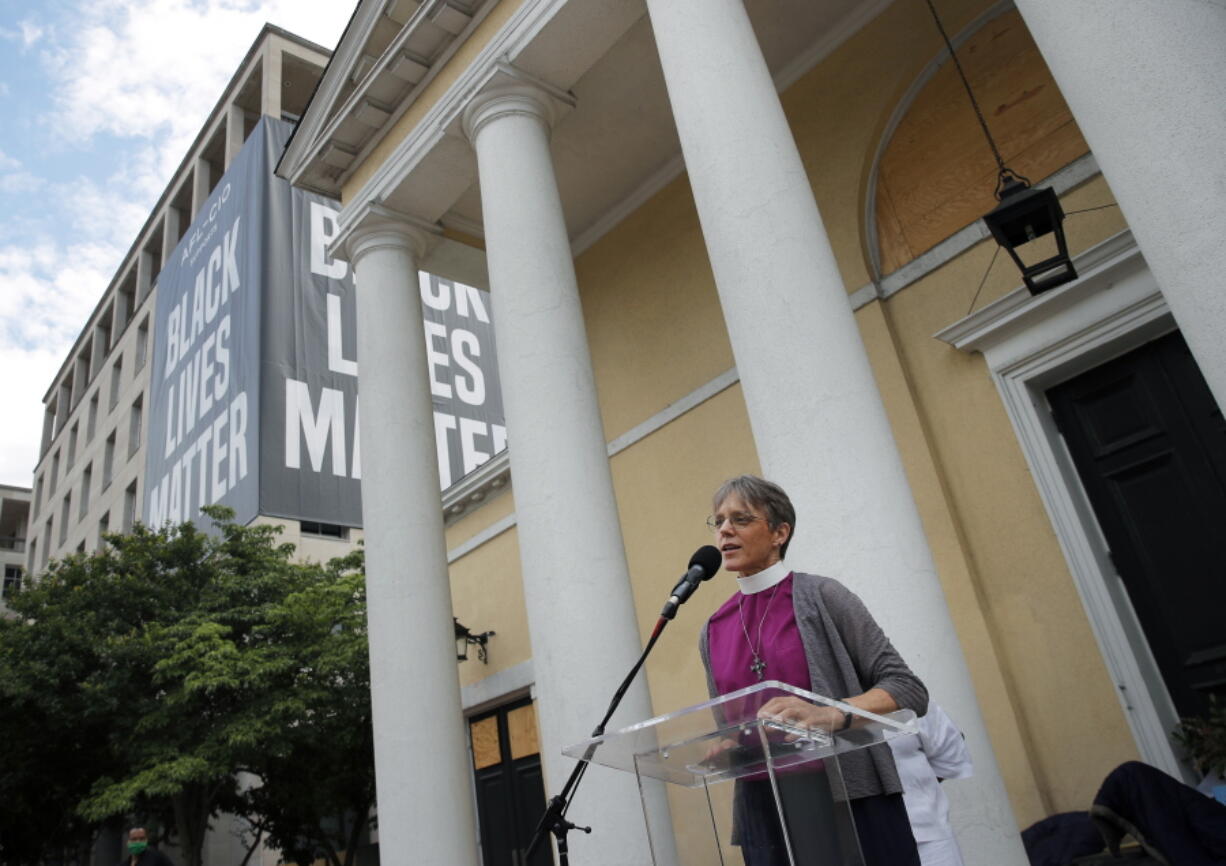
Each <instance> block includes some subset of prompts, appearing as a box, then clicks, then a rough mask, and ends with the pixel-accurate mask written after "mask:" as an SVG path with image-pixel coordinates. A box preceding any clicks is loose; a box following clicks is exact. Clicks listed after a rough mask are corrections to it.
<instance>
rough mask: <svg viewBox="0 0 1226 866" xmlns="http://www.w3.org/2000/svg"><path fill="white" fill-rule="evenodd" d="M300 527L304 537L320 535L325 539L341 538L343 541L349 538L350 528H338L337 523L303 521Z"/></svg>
mask: <svg viewBox="0 0 1226 866" xmlns="http://www.w3.org/2000/svg"><path fill="white" fill-rule="evenodd" d="M298 526H299V531H300V532H301V533H302V534H303V535H320V536H323V537H324V538H339V539H340V540H341V541H344V540H346V539H348V538H349V527H348V526H338V525H337V524H335V523H313V522H312V521H309V520H303V521H301V522H300V523H299V524H298Z"/></svg>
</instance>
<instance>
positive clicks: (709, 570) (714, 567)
mask: <svg viewBox="0 0 1226 866" xmlns="http://www.w3.org/2000/svg"><path fill="white" fill-rule="evenodd" d="M723 564H724V555H723V554H722V553H720V552H719V548H717V547H715V546H714V545H712V544H704V545H703V546H702V547H700V548H698V549H697V550H695V551H694V555H693V556H691V557H690V565H689V567H690V568H693V567H694V566H696V565H697V566H699V567H700V568H702V572H703V574H702V579H703V580H710V579H711V578H712V577H714V576H715V573H716V572H717V571H719V567H720V566H721V565H723Z"/></svg>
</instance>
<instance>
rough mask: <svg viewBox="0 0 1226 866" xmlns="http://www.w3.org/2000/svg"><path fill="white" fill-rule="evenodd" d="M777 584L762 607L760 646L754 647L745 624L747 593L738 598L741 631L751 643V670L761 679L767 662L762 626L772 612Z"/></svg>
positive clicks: (759, 633)
mask: <svg viewBox="0 0 1226 866" xmlns="http://www.w3.org/2000/svg"><path fill="white" fill-rule="evenodd" d="M780 583H782V581H780V582H779V583H776V584H775V588H774V589H773V590H771V597H770V598H768V599H767V600H766V607H765V608H763V609H762V619H760V620H758V647H757V649H754V643H753V640H751V639H750V637H749V629H748V628H747V627H746V625H745V605H744V601H745V594H744V593H741V595H740V596H738V597H737V600H736V609H737V613H739V614H740V615H741V631H743V632H744V633H745V643H747V644H749V652H750V653H751V654H752V655H753V661H752V662H750V663H749V671H750V673H752V674H753V675H754V676H755V677H757V678H758V680H759V681H760V680H761V679H762V674H763V672H764V671H765V670H766V662H765V660H763V658H762V626H763V625H765V624H766V615H767V614H768V613H770V609H771V602H773V601H774V600H775V593H777V592H779V585H780Z"/></svg>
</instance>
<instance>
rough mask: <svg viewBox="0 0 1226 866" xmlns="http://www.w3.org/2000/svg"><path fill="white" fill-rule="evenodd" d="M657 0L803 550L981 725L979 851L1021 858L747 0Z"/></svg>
mask: <svg viewBox="0 0 1226 866" xmlns="http://www.w3.org/2000/svg"><path fill="white" fill-rule="evenodd" d="M647 7H648V12H649V14H650V17H651V23H652V28H653V30H654V32H655V37H656V44H657V46H658V50H659V54H660V60H661V64H662V66H663V70H664V79H665V83H666V85H667V88H668V95H669V99H670V101H671V103H672V107H673V115H674V118H675V120H676V123H677V132H678V135H679V137H680V139H681V147H682V152H683V155H684V157H685V165H686V170H687V172H688V174H689V180H690V185H691V187H692V189H693V193H694V200H695V203H696V205H697V209H698V216H699V220H700V223H701V225H702V232H703V238H704V240H705V242H706V247H707V252H708V255H709V257H710V261H711V268H712V271H713V272H714V276H715V282H716V286H717V289H718V291H719V298H720V304H721V306H722V307H723V311H724V319H725V321H726V322H727V326H728V334H729V337H730V339H731V343H732V350H733V354H734V356H735V358H736V364H737V370H738V372H739V373H740V378H741V386H742V390H743V393H744V398H745V403H746V407H747V409H748V411H749V418H750V423H751V427H752V430H753V435H754V442H755V444H756V446H757V451H758V456H759V459H760V461H761V464H762V470H763V472H764V473H765V474H766V476H767V477H769V478H771V479H773V480H775V481H777V482H779V483H780V484H782V485H783V486H784V488H785V489H787V490H788V492H789V493H790V494H791V496H792V498H793V500H794V503H795V505H796V512H797V527H796V538H795V543H794V544H793V545H792V547H791V549H790V551H789V556H788V559H789V562H791V563H792V564H793V565H794V566H795V567H796V568H797V569H802V570H814V571H817V572H819V573H823V574H828V575H831V576H833V577H837V578H839V579H840V580H842V581H843V582H844V583H846V584H847V585H848V586H849V587H850V588H851V589H853V590H854V591H855V592H856V593H858V594H859V595H860V596H861V597H862V598H863V599H864V600H865V602H866V604H867V605H868V607H869V609H870V610H871V611H872V612H873V614H874V615H875V616H876V617H877V619H878V620H879V621H880V622H881V624H882V626H883V627H884V628H885V630H886V632H887V634H889V636H890V637H891V639H892V640H893V641H894V643H895V644H896V645H897V646H898V648H899V650H900V651H901V652H902V654H903V656H904V657H905V658H906V659H907V660H908V662H909V663H910V664H911V665H912V667H913V668H914V669H915V670H916V672H917V673H919V674H920V676H922V677H923V678H924V680H925V682H926V683H927V685H928V686H929V689H930V691H931V693H932V696H933V698H934V699H935V700H937V701H938V702H939V703H941V704H942V705H943V706H945V707H946V708H947V709H948V710H949V712H950V714H951V715H952V716H953V717H954V718H955V719H956V720H957V722H958V724H959V725H960V726H961V727H962V728H963V729H964V730H965V731H966V734H967V741H968V743H970V744H971V749H972V753H973V755H974V760H975V777H974V779H973V780H971V781H968V782H959V785H960V786H962V792H961V793H964V794H966V795H967V796H963V797H960V798H959V803H960V804H961V807H962V812H961V814H960V815H959V818H960V820H959V824H960V826H961V827H962V828H964V831H963V832H961V833H960V834H959V838H960V842H961V844H962V846H963V851H964V853H965V855H966V861H967V862H968V863H993V864H1018V866H1021V864H1025V862H1026V857H1025V853H1024V851H1023V849H1022V846H1021V844H1020V841H1019V839H1018V834H1017V824H1016V822H1015V819H1014V817H1013V813H1012V810H1011V808H1010V805H1009V801H1008V798H1007V796H1006V793H1005V789H1004V784H1003V782H1002V781H1001V778H1000V772H999V770H998V768H997V765H996V761H995V757H994V755H993V753H992V750H991V747H990V744H989V741H988V738H987V732H986V730H985V727H984V724H983V719H982V716H981V714H980V711H979V707H978V703H977V701H976V699H975V694H974V688H973V686H972V684H971V680H970V674H969V671H968V670H967V667H966V661H965V659H964V658H963V656H962V651H961V647H960V646H959V644H958V639H957V635H956V633H955V631H954V626H953V622H952V620H951V618H950V615H949V609H948V607H947V605H946V603H945V597H944V594H943V592H942V590H941V585H940V582H939V580H938V578H937V575H936V569H935V567H934V565H933V561H932V554H931V551H930V550H929V548H928V543H927V539H926V538H925V536H924V531H923V527H922V525H921V523H920V518H919V513H918V511H917V509H916V507H915V502H914V499H913V498H912V495H911V491H910V488H909V486H908V483H907V479H906V476H905V474H904V472H903V466H902V460H901V458H900V456H899V454H898V450H897V447H896V446H895V443H894V439H893V434H892V432H891V430H890V426H889V422H888V420H887V418H886V414H885V408H884V406H883V404H882V401H881V397H880V394H879V393H878V390H877V387H876V383H875V381H874V379H873V373H872V370H871V368H870V367H869V362H868V356H867V353H866V352H865V350H864V345H863V343H862V341H861V338H860V332H859V329H858V328H857V326H856V321H855V317H854V315H853V314H852V312H851V307H850V305H849V303H848V300H847V292H846V288H845V287H844V285H843V281H842V278H841V275H840V273H839V270H838V265H837V263H836V262H835V258H834V253H833V250H832V249H831V246H830V240H829V238H828V236H827V234H826V230H825V227H824V226H823V225H822V219H821V216H820V214H819V213H818V209H817V204H816V202H815V201H814V198H813V191H812V187H811V186H810V184H809V179H808V176H807V175H806V173H805V169H804V166H803V165H802V163H801V160H800V155H799V152H798V151H797V148H796V144H795V141H794V140H793V138H792V134H791V131H790V129H789V128H788V123H787V119H786V118H785V116H784V113H783V108H782V106H781V105H780V102H779V97H778V95H777V93H776V91H775V86H774V83H773V82H772V80H771V76H770V72H769V71H768V69H767V66H766V62H765V60H764V59H763V57H762V52H761V49H760V48H759V46H758V43H757V40H756V38H755V36H754V32H753V28H752V26H751V25H750V22H749V18H748V15H747V14H746V11H745V8H744V5H743V3H742V0H648V2H647ZM836 697H843V696H842V695H836Z"/></svg>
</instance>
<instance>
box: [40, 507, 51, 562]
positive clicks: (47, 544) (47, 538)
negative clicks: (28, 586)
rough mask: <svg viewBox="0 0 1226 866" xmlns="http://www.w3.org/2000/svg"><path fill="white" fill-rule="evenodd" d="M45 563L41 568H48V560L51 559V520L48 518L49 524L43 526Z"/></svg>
mask: <svg viewBox="0 0 1226 866" xmlns="http://www.w3.org/2000/svg"><path fill="white" fill-rule="evenodd" d="M43 530H44V532H43V561H42V565H41V566H40V568H46V567H47V560H48V559H49V558H50V557H51V518H50V517H48V518H47V522H46V523H45V524H44V525H43Z"/></svg>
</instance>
